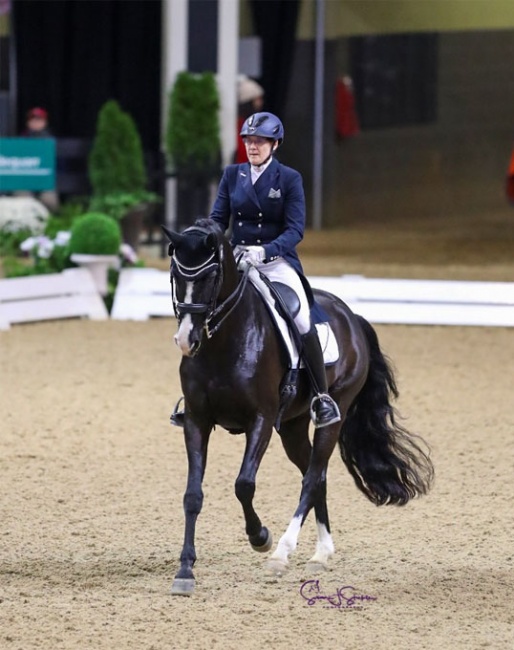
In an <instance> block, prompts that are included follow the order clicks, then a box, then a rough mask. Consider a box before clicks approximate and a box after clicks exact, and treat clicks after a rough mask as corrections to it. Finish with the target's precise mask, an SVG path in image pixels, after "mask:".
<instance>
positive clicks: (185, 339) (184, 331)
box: [175, 282, 194, 357]
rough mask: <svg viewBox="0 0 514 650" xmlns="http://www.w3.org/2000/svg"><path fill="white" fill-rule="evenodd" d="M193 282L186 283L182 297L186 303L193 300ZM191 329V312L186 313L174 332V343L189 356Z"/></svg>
mask: <svg viewBox="0 0 514 650" xmlns="http://www.w3.org/2000/svg"><path fill="white" fill-rule="evenodd" d="M193 285H194V283H193V282H187V283H186V295H185V297H184V302H185V303H186V304H188V303H191V302H193ZM192 329H193V322H192V320H191V314H186V315H185V316H184V318H183V319H182V321H181V323H180V327H179V328H178V332H177V333H176V334H175V343H176V344H177V345H178V347H179V348H180V351H181V352H182V354H183V355H185V356H186V357H187V356H189V352H190V351H191V345H190V343H189V335H190V334H191V330H192Z"/></svg>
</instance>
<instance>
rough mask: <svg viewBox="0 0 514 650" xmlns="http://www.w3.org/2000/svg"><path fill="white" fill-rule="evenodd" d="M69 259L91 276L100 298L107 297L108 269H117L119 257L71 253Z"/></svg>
mask: <svg viewBox="0 0 514 650" xmlns="http://www.w3.org/2000/svg"><path fill="white" fill-rule="evenodd" d="M70 259H71V261H72V262H74V263H75V264H78V265H79V266H82V267H85V268H87V269H88V270H89V272H90V273H91V275H92V276H93V279H94V281H95V284H96V287H97V289H98V293H100V295H102V296H105V295H107V290H108V282H107V272H108V271H109V269H115V268H117V267H118V264H119V257H118V256H117V255H85V254H82V253H73V254H72V255H71V258H70Z"/></svg>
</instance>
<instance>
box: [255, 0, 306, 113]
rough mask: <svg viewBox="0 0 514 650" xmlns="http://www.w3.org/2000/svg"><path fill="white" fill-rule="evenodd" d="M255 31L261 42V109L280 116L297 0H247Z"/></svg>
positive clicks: (289, 75) (295, 19)
mask: <svg viewBox="0 0 514 650" xmlns="http://www.w3.org/2000/svg"><path fill="white" fill-rule="evenodd" d="M251 8H252V16H253V23H254V30H255V34H256V35H257V36H259V37H260V38H261V42H262V76H261V78H260V80H259V81H260V83H261V85H262V87H263V88H264V90H265V93H266V95H265V110H268V111H271V112H272V113H276V114H277V115H279V116H280V117H281V118H283V117H284V115H283V114H284V108H285V105H286V99H287V91H288V87H289V80H290V78H291V70H292V64H293V56H294V45H295V42H296V25H297V22H298V11H299V8H300V2H299V0H251Z"/></svg>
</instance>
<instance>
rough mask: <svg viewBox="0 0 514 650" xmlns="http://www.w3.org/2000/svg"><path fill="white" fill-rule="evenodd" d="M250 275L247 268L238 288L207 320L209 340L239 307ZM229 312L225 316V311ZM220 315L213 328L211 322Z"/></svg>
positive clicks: (206, 327) (206, 329) (206, 330)
mask: <svg viewBox="0 0 514 650" xmlns="http://www.w3.org/2000/svg"><path fill="white" fill-rule="evenodd" d="M249 273H250V267H249V266H247V267H246V268H245V270H244V272H243V276H242V277H241V279H240V280H239V282H238V285H237V287H236V288H235V289H234V291H233V292H232V293H231V294H230V296H229V297H228V298H226V299H225V300H224V301H223V302H222V303H221V304H220V305H218V306H217V307H216V308H215V309H213V311H212V312H211V314H209V316H207V318H206V319H205V324H204V328H205V333H206V335H207V338H208V339H210V338H212V337H213V336H214V334H216V332H217V331H218V330H219V328H220V327H221V326H222V325H223V323H224V321H225V320H226V319H227V318H228V317H229V316H230V314H231V313H232V312H233V311H234V309H235V308H236V307H237V305H238V304H239V301H240V300H241V298H242V296H243V293H244V290H245V287H246V283H247V282H248V274H249ZM231 302H233V303H234V304H233V305H232V306H230V303H231ZM227 307H228V310H227V311H226V313H225V314H223V311H224V310H225V309H227ZM220 314H222V316H221V318H220V320H219V321H218V323H216V325H214V327H211V322H212V321H213V320H214V319H215V318H217V317H218V316H219V315H220Z"/></svg>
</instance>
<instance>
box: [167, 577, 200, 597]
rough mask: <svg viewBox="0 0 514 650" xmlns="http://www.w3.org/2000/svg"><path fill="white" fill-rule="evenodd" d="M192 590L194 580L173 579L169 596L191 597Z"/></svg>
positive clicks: (193, 588)
mask: <svg viewBox="0 0 514 650" xmlns="http://www.w3.org/2000/svg"><path fill="white" fill-rule="evenodd" d="M194 590H195V580H194V578H175V580H173V584H172V585H171V594H172V595H173V596H191V595H192V593H193V591H194Z"/></svg>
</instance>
